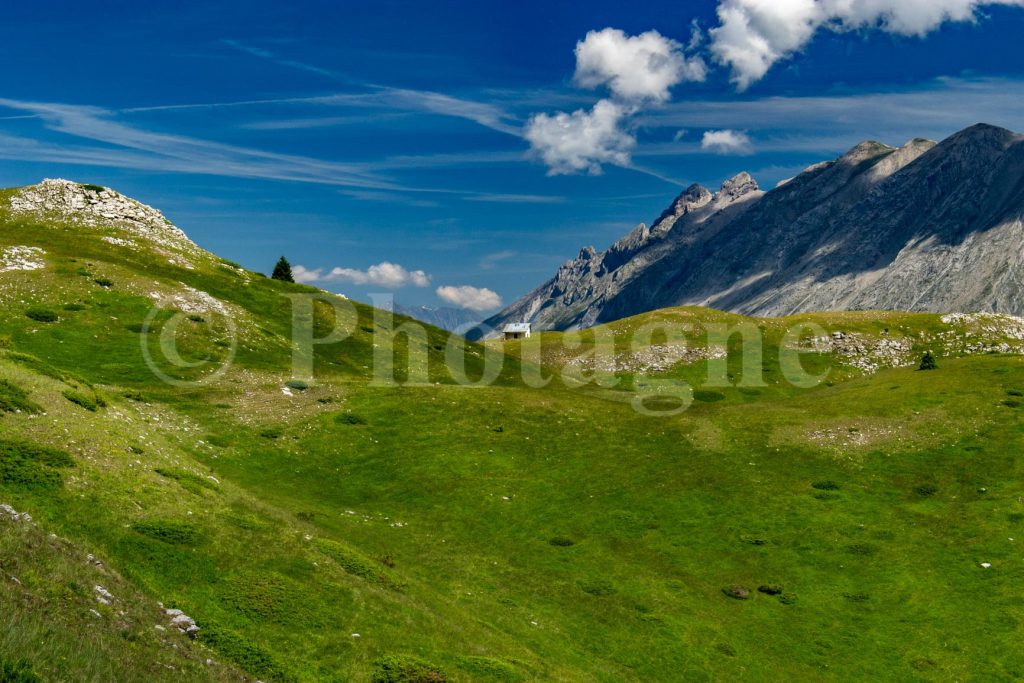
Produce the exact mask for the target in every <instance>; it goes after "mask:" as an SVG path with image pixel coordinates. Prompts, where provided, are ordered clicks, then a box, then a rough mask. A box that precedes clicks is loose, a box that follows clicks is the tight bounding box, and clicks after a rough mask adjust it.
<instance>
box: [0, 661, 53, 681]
mask: <svg viewBox="0 0 1024 683" xmlns="http://www.w3.org/2000/svg"><path fill="white" fill-rule="evenodd" d="M42 680H43V679H41V678H39V676H37V675H36V673H35V672H34V671H33V670H32V666H31V665H30V664H29V663H28V662H26V661H25V660H24V659H19V660H17V661H11V660H8V659H0V683H42Z"/></svg>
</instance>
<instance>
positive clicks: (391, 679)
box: [370, 655, 448, 683]
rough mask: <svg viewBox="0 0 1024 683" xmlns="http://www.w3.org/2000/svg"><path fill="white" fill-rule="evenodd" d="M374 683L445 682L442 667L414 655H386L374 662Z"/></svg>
mask: <svg viewBox="0 0 1024 683" xmlns="http://www.w3.org/2000/svg"><path fill="white" fill-rule="evenodd" d="M370 680H371V681H372V682H373V683H445V681H447V680H448V679H447V677H446V676H445V675H444V672H443V671H442V670H441V668H440V667H438V666H435V665H434V664H431V663H429V662H426V661H424V660H422V659H420V658H419V657H414V656H412V655H386V656H384V657H381V658H380V659H378V660H377V661H375V662H374V663H373V677H372V678H371V679H370Z"/></svg>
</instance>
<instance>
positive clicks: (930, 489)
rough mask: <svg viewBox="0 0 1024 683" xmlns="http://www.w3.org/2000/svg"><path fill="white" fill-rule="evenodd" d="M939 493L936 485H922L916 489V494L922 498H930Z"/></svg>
mask: <svg viewBox="0 0 1024 683" xmlns="http://www.w3.org/2000/svg"><path fill="white" fill-rule="evenodd" d="M938 492H939V488H938V487H937V486H935V485H934V484H921V485H920V486H918V487H916V488H915V489H914V493H916V494H917V495H919V496H921V497H922V498H930V497H932V496H934V495H935V494H936V493H938Z"/></svg>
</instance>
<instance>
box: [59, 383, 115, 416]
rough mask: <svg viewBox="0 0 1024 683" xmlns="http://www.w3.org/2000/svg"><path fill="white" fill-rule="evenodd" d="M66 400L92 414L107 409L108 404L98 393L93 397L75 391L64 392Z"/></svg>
mask: <svg viewBox="0 0 1024 683" xmlns="http://www.w3.org/2000/svg"><path fill="white" fill-rule="evenodd" d="M64 398H66V399H67V400H69V401H71V402H72V403H74V404H76V405H79V406H82V407H83V408H85V409H86V410H88V411H89V412H91V413H95V412H96V411H97V410H99V409H100V408H106V407H107V402H106V401H105V400H103V397H102V396H100V395H99V394H96V393H94V394H93V395H92V396H87V395H86V394H83V393H81V392H78V391H75V390H73V389H68V390H67V391H65V392H64Z"/></svg>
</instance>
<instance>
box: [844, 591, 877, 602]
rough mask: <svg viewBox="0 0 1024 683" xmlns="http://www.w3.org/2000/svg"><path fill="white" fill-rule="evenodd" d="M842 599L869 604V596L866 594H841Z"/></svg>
mask: <svg viewBox="0 0 1024 683" xmlns="http://www.w3.org/2000/svg"><path fill="white" fill-rule="evenodd" d="M843 597H844V598H846V599H847V600H849V601H850V602H869V601H870V600H871V596H870V595H868V594H867V593H843Z"/></svg>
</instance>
